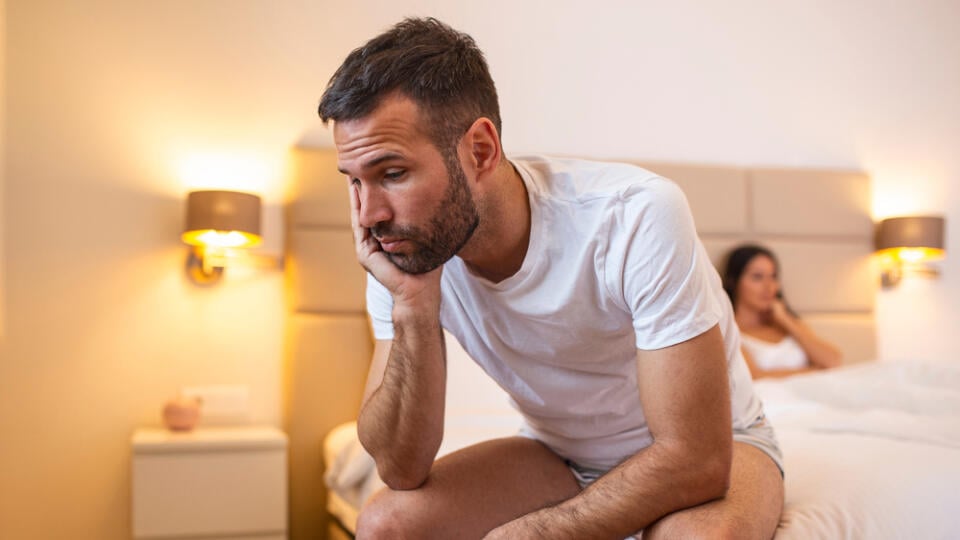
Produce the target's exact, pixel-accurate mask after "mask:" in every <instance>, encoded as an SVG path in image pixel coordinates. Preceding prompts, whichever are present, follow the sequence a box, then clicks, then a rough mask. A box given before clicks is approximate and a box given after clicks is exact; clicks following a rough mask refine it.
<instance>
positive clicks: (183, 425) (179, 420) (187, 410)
mask: <svg viewBox="0 0 960 540" xmlns="http://www.w3.org/2000/svg"><path fill="white" fill-rule="evenodd" d="M200 404H201V402H200V398H197V397H194V398H187V397H182V396H180V397H177V398H175V399H171V400H170V401H168V402H167V403H166V404H165V405H164V406H163V425H165V426H167V429H169V430H172V431H190V430H191V429H193V428H194V427H196V426H197V422H199V421H200Z"/></svg>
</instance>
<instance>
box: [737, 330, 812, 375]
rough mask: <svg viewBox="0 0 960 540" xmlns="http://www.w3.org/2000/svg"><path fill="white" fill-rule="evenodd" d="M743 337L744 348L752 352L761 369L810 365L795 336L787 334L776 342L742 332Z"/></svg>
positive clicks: (752, 356)
mask: <svg viewBox="0 0 960 540" xmlns="http://www.w3.org/2000/svg"><path fill="white" fill-rule="evenodd" d="M741 338H742V339H743V348H744V349H746V350H747V352H748V353H750V357H751V358H753V363H754V364H756V366H757V367H758V368H760V369H799V368H804V367H808V366H809V365H810V362H809V360H807V353H805V352H804V351H803V347H801V346H800V343H798V342H797V340H796V339H794V338H793V336H786V337H784V338H783V339H781V340H780V341H778V342H776V343H771V342H769V341H764V340H762V339H757V338H755V337H752V336H750V335H748V334H744V333H742V332H741Z"/></svg>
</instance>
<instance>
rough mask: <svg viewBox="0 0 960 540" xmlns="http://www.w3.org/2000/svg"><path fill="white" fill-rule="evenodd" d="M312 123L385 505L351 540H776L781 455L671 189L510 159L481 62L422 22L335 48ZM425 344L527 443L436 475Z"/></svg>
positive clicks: (452, 464) (442, 465)
mask: <svg viewBox="0 0 960 540" xmlns="http://www.w3.org/2000/svg"><path fill="white" fill-rule="evenodd" d="M319 112H320V116H321V118H322V119H323V120H324V121H325V122H327V121H330V120H333V121H334V127H333V134H334V140H335V143H336V147H337V153H338V159H339V168H340V170H341V172H343V173H344V174H345V175H346V176H347V178H348V181H349V185H350V195H351V204H352V223H353V229H354V235H355V238H356V249H357V257H358V259H359V261H360V263H361V264H362V265H363V267H364V268H365V269H366V270H367V271H368V273H369V277H368V291H367V300H368V302H367V304H368V310H369V312H370V316H371V319H372V321H373V325H374V333H375V337H376V338H377V341H376V346H375V348H374V355H373V361H372V364H371V367H370V373H369V376H368V381H367V387H366V391H365V394H364V398H363V405H362V409H361V412H360V417H359V419H358V431H359V436H360V440H361V442H362V443H363V445H364V447H365V448H366V449H367V450H368V451H369V452H370V454H371V455H372V456H373V457H374V460H375V461H376V464H377V470H378V472H379V474H380V476H381V478H382V479H383V480H384V482H385V483H386V484H387V486H388V488H387V489H385V490H383V491H381V492H380V493H379V494H377V495H376V496H374V498H373V499H372V500H371V501H370V502H369V503H368V504H367V505H366V506H365V507H364V509H363V511H362V512H361V515H360V519H359V523H358V534H357V538H359V539H365V538H390V539H394V538H418V539H420V538H444V539H446V538H488V539H500V538H503V539H516V538H551V539H553V538H569V539H585V538H591V539H592V538H598V539H599V538H616V539H622V538H624V537H627V536H630V535H632V534H635V533H637V532H638V531H641V530H642V531H643V537H644V538H645V539H647V538H656V537H660V536H662V537H682V538H690V537H695V536H709V537H736V538H770V537H771V536H772V535H773V532H774V529H775V528H776V525H777V522H778V520H779V516H780V511H781V508H782V501H783V484H782V473H781V467H780V464H779V461H780V456H779V450H778V449H777V446H776V441H775V438H774V436H773V432H772V429H771V428H770V427H769V426H768V425H766V424H765V422H764V419H763V413H762V409H761V406H760V403H759V402H758V400H757V399H756V397H755V396H754V395H753V391H752V387H751V382H750V375H749V372H748V371H747V368H746V365H745V363H744V361H743V358H742V356H741V355H740V352H739V334H738V333H737V330H736V326H735V324H734V323H733V317H732V311H731V308H730V304H729V301H728V300H726V296H725V294H724V292H723V290H722V288H721V286H720V282H719V278H718V276H717V274H716V272H715V271H714V270H713V268H712V266H711V265H710V263H709V261H708V259H707V256H706V253H705V251H704V249H703V247H702V245H701V244H700V242H699V240H698V239H697V237H696V233H695V231H694V227H693V221H692V218H691V217H690V214H689V209H688V208H687V205H686V201H685V199H684V197H683V195H682V194H681V193H680V191H679V189H678V188H677V187H676V186H675V185H673V184H672V183H670V182H669V181H667V180H664V179H663V178H660V177H657V176H656V175H654V174H652V173H650V172H647V171H644V170H642V169H639V168H636V167H631V166H627V165H619V164H601V163H590V162H583V161H574V160H553V159H546V158H532V159H515V160H508V159H506V158H505V157H504V156H503V153H502V147H501V143H500V133H501V126H500V115H499V105H498V103H497V95H496V89H495V87H494V84H493V81H492V79H491V78H490V75H489V72H488V69H487V66H486V62H485V60H484V58H483V55H482V53H481V52H480V50H479V49H478V48H477V47H476V44H475V43H474V42H473V40H472V39H471V38H470V37H469V36H467V35H464V34H461V33H458V32H456V31H455V30H453V29H451V28H449V27H448V26H446V25H444V24H442V23H440V22H439V21H436V20H434V19H425V20H424V19H407V20H404V21H403V22H401V23H399V24H398V25H396V26H395V27H393V28H392V29H390V30H389V31H387V32H385V33H384V34H382V35H380V36H378V37H376V38H374V39H372V40H371V41H369V42H368V43H367V44H366V45H364V46H363V47H361V48H359V49H357V50H355V51H353V52H352V53H351V54H350V55H349V56H348V57H347V59H346V60H345V61H344V63H343V65H342V66H341V67H340V68H339V69H338V70H337V72H336V73H335V74H334V76H333V78H332V79H331V81H330V83H329V85H328V87H327V89H326V92H325V93H324V95H323V98H322V100H321V103H320V111H319ZM442 328H446V329H447V330H449V331H450V332H451V333H453V334H454V335H455V336H456V337H457V338H458V339H459V341H460V342H461V344H462V345H463V346H464V349H465V350H466V351H467V352H469V353H470V355H471V356H472V357H473V358H474V359H476V361H477V362H478V363H480V364H481V365H482V366H483V368H484V370H485V371H486V372H487V373H489V374H490V375H491V376H492V377H493V378H494V379H496V380H497V382H498V383H499V384H500V385H501V386H502V387H504V388H505V389H506V390H507V391H508V392H509V393H510V395H511V397H512V399H513V401H514V403H515V405H516V407H517V408H518V409H519V410H520V412H521V413H522V414H523V416H524V418H525V420H526V426H525V428H524V430H523V432H522V433H521V434H519V435H518V436H516V437H511V438H506V439H499V440H494V441H488V442H484V443H481V444H477V445H475V446H472V447H468V448H465V449H463V450H461V451H459V452H455V453H453V454H451V455H449V456H446V457H444V458H442V459H439V460H437V461H436V462H434V460H435V457H436V453H437V450H438V448H439V446H440V442H441V439H442V436H443V415H444V399H445V394H444V392H445V357H444V348H443V335H442Z"/></svg>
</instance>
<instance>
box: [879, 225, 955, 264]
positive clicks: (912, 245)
mask: <svg viewBox="0 0 960 540" xmlns="http://www.w3.org/2000/svg"><path fill="white" fill-rule="evenodd" d="M943 229H944V219H943V218H942V217H939V216H911V217H896V218H889V219H885V220H883V221H881V222H880V225H879V226H877V233H876V238H875V246H876V249H877V251H878V252H881V253H884V254H889V255H892V256H894V257H896V258H898V259H901V260H906V261H922V260H930V259H939V258H942V257H943V256H944V249H943V246H944V243H943Z"/></svg>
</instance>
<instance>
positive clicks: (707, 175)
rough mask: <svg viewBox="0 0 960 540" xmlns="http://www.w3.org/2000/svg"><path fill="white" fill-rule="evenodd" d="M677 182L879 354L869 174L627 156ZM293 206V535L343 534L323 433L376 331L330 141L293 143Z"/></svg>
mask: <svg viewBox="0 0 960 540" xmlns="http://www.w3.org/2000/svg"><path fill="white" fill-rule="evenodd" d="M620 161H626V162H632V163H636V164H638V165H640V166H642V167H645V168H647V169H650V170H652V171H654V172H657V173H658V174H661V175H662V176H665V177H667V178H670V179H672V180H674V181H675V182H677V184H679V185H680V187H681V188H682V189H683V190H684V192H685V193H686V195H687V199H688V200H689V203H690V207H691V210H692V211H693V215H694V219H695V221H696V225H697V231H698V234H699V235H700V237H701V239H702V240H703V243H704V245H705V246H706V248H707V251H708V252H709V253H710V256H711V259H712V260H713V262H714V264H717V265H719V264H720V263H721V260H722V258H723V256H724V254H725V253H726V252H727V250H729V249H730V248H731V247H733V246H735V245H737V244H739V243H742V242H746V241H751V242H758V243H761V244H763V245H766V246H768V247H770V248H771V249H773V251H774V252H775V253H776V254H777V255H778V257H779V258H780V262H781V266H782V279H783V284H784V285H783V286H784V291H785V292H786V295H787V298H788V300H789V302H790V304H791V307H793V309H794V310H795V311H797V312H798V313H799V314H800V316H801V317H802V318H803V319H804V320H805V321H806V322H807V323H808V324H809V325H810V326H811V327H812V328H813V329H814V330H815V331H817V332H818V333H820V334H821V335H823V336H824V337H825V338H827V339H829V340H831V341H833V342H835V343H837V344H838V345H839V346H840V348H841V349H842V351H843V353H844V361H845V362H846V363H856V362H864V361H869V360H872V359H874V358H875V346H876V345H875V344H876V338H875V329H874V320H873V319H874V317H873V306H874V298H875V292H876V288H877V278H876V275H877V274H876V272H875V269H874V267H873V264H874V263H873V261H872V259H871V256H870V254H871V252H872V233H873V224H872V222H871V219H870V183H869V178H868V177H867V176H866V175H865V174H863V173H861V172H857V171H836V170H812V169H781V168H776V169H774V168H743V167H731V166H712V165H686V164H676V163H652V162H638V161H633V160H620ZM290 176H291V178H290V184H291V186H292V189H291V198H290V200H289V204H288V206H287V224H288V231H287V246H288V250H287V254H286V258H287V266H286V268H287V269H288V270H287V287H286V291H287V300H288V305H289V308H290V313H289V322H288V324H287V335H286V339H285V352H284V356H285V385H286V388H285V392H284V395H285V396H286V402H285V404H284V405H285V408H284V413H285V428H286V431H287V434H288V436H289V440H290V445H289V451H290V460H289V463H290V529H289V530H290V532H291V538H294V539H297V538H325V537H330V538H337V537H340V536H339V535H340V532H339V531H338V529H337V528H336V525H335V524H333V523H328V521H329V520H328V518H327V514H326V509H325V504H326V491H325V488H324V483H323V477H322V475H323V464H322V460H321V455H322V448H321V443H322V439H323V437H324V435H326V434H327V432H329V431H330V430H331V429H332V428H333V427H335V426H336V425H338V424H340V423H342V422H345V421H349V420H353V419H355V418H356V416H357V413H358V409H359V405H360V397H361V392H362V389H363V383H364V380H365V378H366V372H367V367H368V363H369V360H370V356H371V353H372V350H373V338H372V336H371V333H370V329H369V324H368V322H367V318H366V312H365V309H364V297H365V294H364V290H365V275H364V272H363V270H362V269H361V268H360V266H359V265H358V264H357V262H356V256H355V253H354V248H353V238H352V233H351V231H350V216H349V202H348V197H347V193H348V192H347V188H346V184H345V181H344V179H343V176H342V175H341V174H340V173H338V172H337V167H336V153H335V151H334V150H332V149H319V148H297V149H294V150H293V151H292V156H291V170H290Z"/></svg>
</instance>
